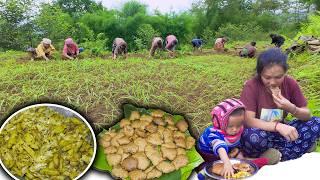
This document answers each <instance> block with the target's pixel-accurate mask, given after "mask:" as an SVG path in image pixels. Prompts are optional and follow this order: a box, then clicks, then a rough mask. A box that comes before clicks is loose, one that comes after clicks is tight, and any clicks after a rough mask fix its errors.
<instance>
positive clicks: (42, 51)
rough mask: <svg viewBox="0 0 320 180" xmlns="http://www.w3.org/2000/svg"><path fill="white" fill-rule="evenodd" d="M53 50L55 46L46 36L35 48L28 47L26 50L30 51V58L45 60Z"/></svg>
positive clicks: (47, 59)
mask: <svg viewBox="0 0 320 180" xmlns="http://www.w3.org/2000/svg"><path fill="white" fill-rule="evenodd" d="M54 50H55V48H54V47H53V45H52V44H51V40H50V39H48V38H43V39H42V41H41V43H40V44H39V45H38V47H37V48H36V49H34V48H29V49H28V50H27V51H28V52H29V53H31V60H34V59H42V58H43V59H45V60H46V61H49V59H50V58H51V57H52V53H53V51H54Z"/></svg>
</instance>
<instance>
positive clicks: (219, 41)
mask: <svg viewBox="0 0 320 180" xmlns="http://www.w3.org/2000/svg"><path fill="white" fill-rule="evenodd" d="M226 42H227V38H226V37H220V38H218V39H216V42H215V43H214V47H213V48H214V50H216V51H224V44H225V43H226Z"/></svg>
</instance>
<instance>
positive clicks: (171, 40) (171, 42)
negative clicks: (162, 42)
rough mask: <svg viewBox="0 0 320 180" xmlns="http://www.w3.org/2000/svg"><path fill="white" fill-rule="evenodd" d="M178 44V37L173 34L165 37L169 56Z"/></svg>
mask: <svg viewBox="0 0 320 180" xmlns="http://www.w3.org/2000/svg"><path fill="white" fill-rule="evenodd" d="M177 44H178V39H177V37H176V36H174V35H169V36H167V37H166V50H167V51H168V52H169V55H170V56H173V54H174V50H175V48H176V46H177Z"/></svg>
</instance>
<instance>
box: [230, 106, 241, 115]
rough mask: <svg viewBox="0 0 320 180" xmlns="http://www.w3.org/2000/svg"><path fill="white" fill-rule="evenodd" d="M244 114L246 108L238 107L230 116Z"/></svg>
mask: <svg viewBox="0 0 320 180" xmlns="http://www.w3.org/2000/svg"><path fill="white" fill-rule="evenodd" d="M242 114H244V108H238V109H235V110H234V111H232V113H230V115H229V116H240V115H242Z"/></svg>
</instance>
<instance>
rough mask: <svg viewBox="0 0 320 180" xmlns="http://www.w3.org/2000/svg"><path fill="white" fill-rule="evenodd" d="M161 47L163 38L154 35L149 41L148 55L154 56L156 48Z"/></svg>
mask: <svg viewBox="0 0 320 180" xmlns="http://www.w3.org/2000/svg"><path fill="white" fill-rule="evenodd" d="M162 48H163V40H162V38H161V37H154V38H153V40H152V43H151V49H150V57H152V56H154V54H155V52H156V50H157V49H158V50H160V49H162Z"/></svg>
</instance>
